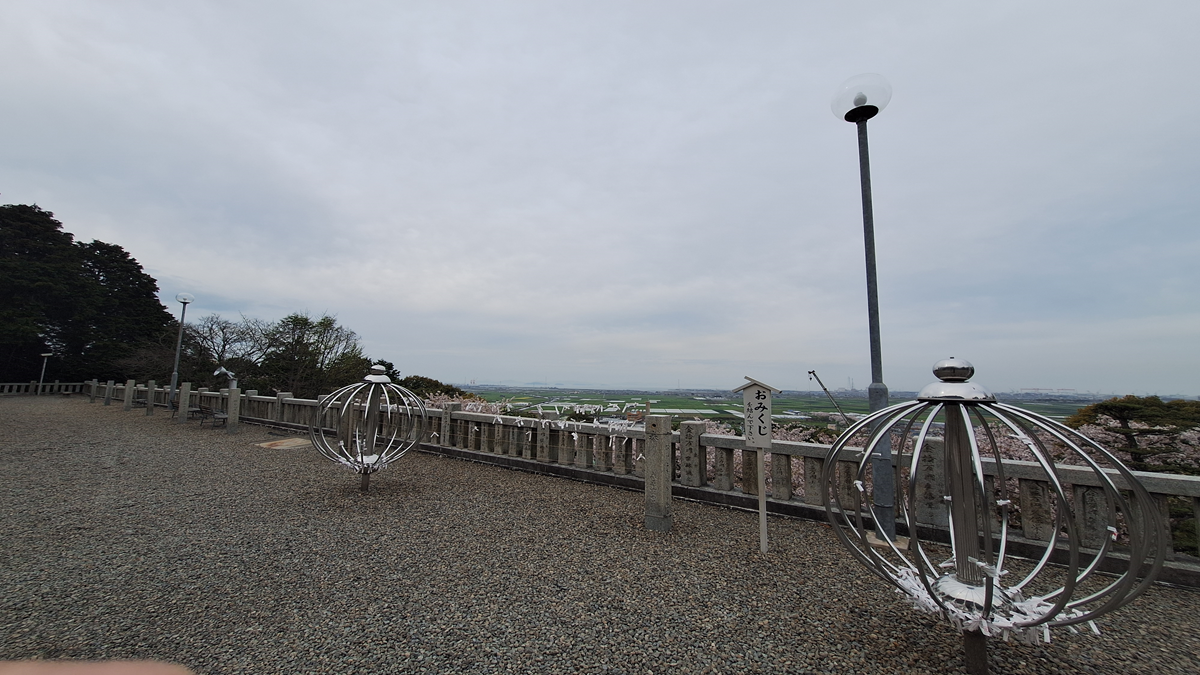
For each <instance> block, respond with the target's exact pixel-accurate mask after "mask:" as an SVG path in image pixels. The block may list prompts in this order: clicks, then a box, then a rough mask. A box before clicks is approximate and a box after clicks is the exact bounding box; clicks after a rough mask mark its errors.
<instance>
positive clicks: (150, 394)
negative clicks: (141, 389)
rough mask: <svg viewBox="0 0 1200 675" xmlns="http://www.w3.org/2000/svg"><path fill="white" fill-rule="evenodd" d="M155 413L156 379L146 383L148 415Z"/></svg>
mask: <svg viewBox="0 0 1200 675" xmlns="http://www.w3.org/2000/svg"><path fill="white" fill-rule="evenodd" d="M153 414H154V380H150V381H149V382H147V383H146V417H149V416H151V415H153Z"/></svg>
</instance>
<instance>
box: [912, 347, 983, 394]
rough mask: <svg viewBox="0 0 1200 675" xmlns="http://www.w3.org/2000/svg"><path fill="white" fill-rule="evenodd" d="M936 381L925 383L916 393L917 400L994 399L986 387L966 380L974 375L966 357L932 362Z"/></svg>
mask: <svg viewBox="0 0 1200 675" xmlns="http://www.w3.org/2000/svg"><path fill="white" fill-rule="evenodd" d="M933 374H934V375H936V376H937V377H938V381H937V382H934V383H932V384H927V385H925V388H924V389H922V390H921V393H919V394H917V400H918V401H995V400H996V397H995V396H993V395H992V392H990V391H988V390H987V388H986V387H984V386H983V385H980V384H975V383H974V382H968V381H967V380H969V379H971V378H972V377H973V376H974V375H975V366H973V365H971V362H970V361H968V360H966V359H958V358H955V357H953V356H951V357H950V358H948V359H942V360H941V361H938V362H937V363H935V364H933Z"/></svg>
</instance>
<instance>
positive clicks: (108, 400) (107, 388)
mask: <svg viewBox="0 0 1200 675" xmlns="http://www.w3.org/2000/svg"><path fill="white" fill-rule="evenodd" d="M116 386H117V383H116V382H114V381H113V380H109V381H108V384H106V385H104V405H112V395H113V389H114V388H116Z"/></svg>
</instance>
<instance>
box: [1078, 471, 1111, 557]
mask: <svg viewBox="0 0 1200 675" xmlns="http://www.w3.org/2000/svg"><path fill="white" fill-rule="evenodd" d="M1074 492H1075V494H1074V495H1073V496H1074V499H1075V522H1076V523H1078V524H1079V526H1080V527H1079V530H1080V532H1079V535H1080V536H1079V543H1080V545H1081V546H1086V547H1088V548H1100V546H1101V545H1102V544H1103V543H1104V540H1105V538H1106V537H1108V530H1107V529H1105V528H1107V527H1108V500H1107V498H1106V495H1105V493H1104V490H1103V489H1102V488H1098V487H1092V486H1090V485H1076V486H1075V489H1074Z"/></svg>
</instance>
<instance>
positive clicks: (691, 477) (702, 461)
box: [679, 421, 708, 487]
mask: <svg viewBox="0 0 1200 675" xmlns="http://www.w3.org/2000/svg"><path fill="white" fill-rule="evenodd" d="M706 428H707V425H706V424H705V423H704V422H696V421H690V422H680V423H679V482H680V483H683V484H684V485H687V486H690V487H699V486H701V485H704V484H705V483H707V482H708V470H707V469H708V467H707V466H706V464H707V463H708V462H707V460H708V458H707V457H706V456H705V453H704V447H703V446H701V445H700V436H702V435H703V434H704V430H705V429H706Z"/></svg>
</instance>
